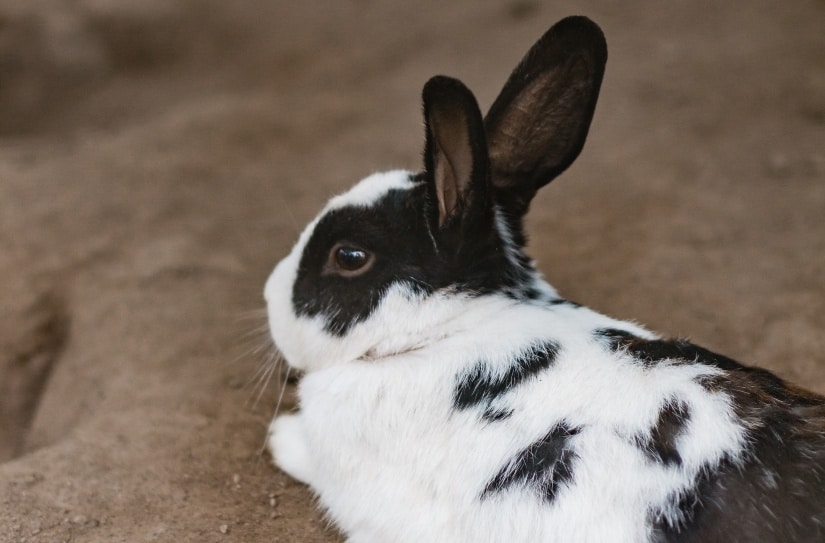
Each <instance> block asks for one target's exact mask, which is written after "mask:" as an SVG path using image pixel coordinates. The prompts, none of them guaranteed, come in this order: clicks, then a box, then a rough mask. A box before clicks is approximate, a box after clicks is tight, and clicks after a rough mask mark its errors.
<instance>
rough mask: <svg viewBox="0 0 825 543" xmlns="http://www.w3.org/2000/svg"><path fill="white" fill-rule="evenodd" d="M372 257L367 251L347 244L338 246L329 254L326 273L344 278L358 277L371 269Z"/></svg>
mask: <svg viewBox="0 0 825 543" xmlns="http://www.w3.org/2000/svg"><path fill="white" fill-rule="evenodd" d="M372 262H373V255H372V253H370V252H369V251H366V250H364V249H361V248H360V247H355V246H353V245H348V244H338V245H336V246H335V247H333V248H332V251H331V253H330V266H329V268H328V271H330V272H332V273H337V274H340V275H344V276H353V275H359V274H361V273H364V272H366V271H367V270H369V269H370V267H372Z"/></svg>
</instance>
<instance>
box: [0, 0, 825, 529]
mask: <svg viewBox="0 0 825 543" xmlns="http://www.w3.org/2000/svg"><path fill="white" fill-rule="evenodd" d="M574 13H580V14H586V15H589V16H590V17H591V18H593V19H594V20H596V21H597V22H598V23H599V24H600V25H602V27H603V29H604V31H605V33H606V35H607V39H608V44H609V48H610V58H609V61H608V68H607V74H606V77H605V81H604V85H603V90H602V99H601V102H600V104H599V106H598V108H597V110H596V116H595V120H594V122H593V126H592V128H591V136H590V140H589V142H588V144H587V146H586V147H585V150H584V152H583V154H582V156H581V157H580V159H579V160H578V162H577V163H576V164H575V165H574V167H573V168H571V169H570V170H569V171H568V172H567V174H565V175H564V176H563V177H562V178H560V179H559V180H557V181H556V182H554V183H553V184H552V185H551V186H550V187H548V188H547V189H545V190H544V191H543V193H542V194H541V196H540V198H539V199H538V200H537V201H536V202H535V204H534V208H533V214H532V218H531V222H530V231H531V234H532V240H533V242H532V246H533V249H532V251H533V254H534V255H535V256H536V257H537V259H538V261H539V263H540V265H541V268H542V269H543V270H544V271H545V273H546V275H547V276H548V278H549V279H550V281H551V282H552V283H553V284H554V285H556V286H557V287H558V288H559V289H560V290H561V292H562V293H563V294H565V295H566V296H567V297H569V298H571V299H574V300H577V301H579V302H583V303H586V304H587V305H590V306H593V307H595V308H597V309H599V310H602V311H604V312H607V313H609V314H613V315H615V316H619V317H623V318H632V319H635V320H638V321H640V322H643V323H646V324H647V325H649V326H650V327H652V328H653V329H656V330H658V331H660V332H663V333H665V334H671V335H681V336H688V337H690V338H692V339H693V340H695V341H696V342H698V343H700V344H703V345H705V346H707V347H710V348H713V349H716V350H719V351H721V352H723V353H725V354H728V355H730V356H733V357H736V358H738V359H741V360H743V361H747V362H750V363H756V364H760V365H763V366H766V367H769V368H772V369H774V370H775V371H777V372H778V373H779V374H780V375H782V376H783V377H786V378H788V379H791V380H793V381H796V382H798V383H801V384H803V385H805V386H807V387H809V388H811V389H814V390H817V391H819V392H825V334H824V333H823V330H824V329H825V32H823V31H822V29H823V28H825V2H823V1H822V0H789V1H787V2H774V1H767V0H749V1H747V2H745V1H738V2H734V1H730V2H715V1H710V0H706V1H703V0H698V1H691V2H688V1H674V2H668V3H662V2H654V1H644V0H633V1H627V2H618V1H604V2H595V1H581V2H575V3H574V2H567V1H559V2H553V3H549V2H548V3H541V2H537V1H534V0H513V1H510V2H493V1H488V0H482V1H469V0H462V1H458V2H449V3H445V2H440V1H439V2H435V1H426V2H417V3H411V2H401V1H386V2H377V1H368V0H361V1H350V2H338V3H331V2H330V3H325V4H323V5H321V4H320V3H313V2H304V3H300V2H267V1H265V0H239V1H236V2H220V1H218V0H203V1H196V0H167V1H161V0H152V1H147V0H121V1H114V0H29V1H26V0H19V1H16V2H15V1H10V0H0V285H2V288H0V316H1V317H2V325H0V541H2V542H7V541H8V542H12V541H14V542H22V541H28V542H40V541H43V542H53V541H54V542H59V541H74V542H76V541H84V542H118V541H125V542H141V541H174V542H186V541H193V542H194V541H196V542H213V541H214V542H231V541H237V542H252V543H255V542H264V541H266V542H272V541H281V542H290V541H295V542H317V541H337V540H338V536H337V535H336V534H335V532H334V530H332V529H330V528H329V527H327V526H326V525H325V522H324V521H323V519H322V518H321V516H320V515H319V514H318V513H317V512H316V511H315V509H314V507H313V501H312V498H311V496H310V494H309V492H308V491H307V490H306V489H305V488H304V487H302V486H301V485H298V484H296V483H294V482H292V481H290V480H289V479H288V478H287V477H286V476H285V475H284V474H282V473H280V472H278V471H277V470H276V469H275V468H273V467H271V465H270V461H269V458H268V456H267V455H266V454H265V453H263V452H262V445H263V441H264V434H265V428H266V425H267V423H268V420H269V419H270V417H271V415H272V413H273V410H274V408H275V404H276V401H277V397H278V393H279V390H280V386H279V384H278V382H277V377H274V378H273V379H272V380H270V381H269V383H268V384H266V386H264V385H265V383H264V381H265V380H259V379H258V377H257V376H258V375H260V374H259V373H256V372H258V371H259V370H261V369H262V368H265V367H266V361H267V352H268V351H267V342H266V336H265V333H263V332H262V330H261V326H262V325H263V324H264V319H263V313H262V312H261V309H262V307H263V306H262V300H261V290H262V286H263V282H264V280H265V278H266V276H267V273H268V271H269V270H270V268H271V267H272V265H273V264H274V263H275V262H276V261H277V260H278V258H280V257H281V256H282V255H284V253H285V251H286V250H287V249H288V247H289V246H290V245H291V243H292V241H293V240H294V239H295V236H296V234H297V232H298V230H299V229H300V228H301V227H302V226H303V225H304V224H305V223H306V221H307V220H308V219H309V218H310V217H311V216H312V215H313V214H314V213H315V211H316V210H317V209H319V207H320V206H321V205H322V203H323V202H324V201H325V200H326V199H327V197H328V196H330V195H331V194H333V193H335V192H337V191H340V190H342V189H343V188H345V187H346V186H347V185H349V184H350V183H352V182H353V181H355V180H357V179H358V178H360V177H362V176H364V175H366V174H367V173H369V172H371V171H373V170H375V169H382V168H384V169H386V168H391V167H407V168H411V169H417V168H419V160H420V152H421V149H420V148H421V141H422V123H421V119H420V105H419V96H420V90H421V87H422V85H423V83H424V81H426V79H427V78H428V77H430V76H431V75H434V74H436V73H445V74H449V75H453V76H458V77H460V78H461V79H463V80H464V81H465V82H466V83H467V84H468V85H469V86H470V87H471V88H473V89H474V90H475V91H476V93H477V95H478V97H479V101H480V102H481V104H482V107H483V108H486V106H487V105H489V104H490V102H491V101H492V99H493V98H494V96H495V95H496V93H497V92H498V90H499V88H500V86H501V84H502V83H503V81H504V79H505V78H506V76H507V74H508V73H509V71H510V70H511V69H512V68H513V66H514V65H515V63H516V61H517V60H518V59H519V58H520V57H521V55H522V54H523V52H524V51H525V50H526V49H527V47H528V46H529V45H530V44H531V43H532V42H533V41H534V40H535V39H536V38H537V37H538V36H539V35H541V33H542V32H543V31H544V30H545V29H546V28H548V27H549V26H550V25H551V24H552V23H553V22H555V21H556V20H558V19H559V18H561V17H563V16H565V15H569V14H574ZM293 405H294V402H293V400H292V398H291V396H290V391H289V390H288V391H287V396H286V399H285V402H284V407H283V408H284V409H289V408H291V407H292V406H293Z"/></svg>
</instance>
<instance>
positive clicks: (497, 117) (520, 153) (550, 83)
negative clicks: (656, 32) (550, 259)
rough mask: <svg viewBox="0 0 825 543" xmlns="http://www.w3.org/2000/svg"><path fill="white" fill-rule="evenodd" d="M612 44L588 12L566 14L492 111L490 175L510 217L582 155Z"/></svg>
mask: <svg viewBox="0 0 825 543" xmlns="http://www.w3.org/2000/svg"><path fill="white" fill-rule="evenodd" d="M606 62H607V44H606V43H605V39H604V34H602V31H601V29H600V28H599V27H598V25H596V23H594V22H593V21H591V20H590V19H588V18H586V17H581V16H575V17H568V18H566V19H562V20H561V21H559V22H558V23H556V24H555V25H553V26H552V28H550V30H548V31H547V32H546V33H545V34H544V36H542V37H541V39H539V41H537V42H536V44H535V45H533V47H532V48H531V49H530V50H529V51H528V52H527V54H526V55H525V56H524V58H523V59H522V61H521V63H520V64H519V65H518V66H517V67H516V69H515V70H514V71H513V73H512V74H511V75H510V78H509V79H508V80H507V83H506V84H505V85H504V88H503V89H502V90H501V93H500V94H499V96H498V98H496V100H495V102H493V105H492V106H491V107H490V111H489V112H488V113H487V117H486V119H485V124H486V127H487V141H488V142H489V146H490V148H489V156H490V162H491V177H492V183H493V186H495V188H496V191H497V196H498V198H499V199H500V202H501V203H502V204H504V206H505V208H506V209H507V211H508V212H509V214H511V215H514V216H518V217H520V216H522V215H523V214H524V213H525V212H526V211H527V208H528V207H529V205H530V200H532V198H533V196H535V194H536V191H537V190H538V189H539V188H541V187H542V186H544V185H546V184H547V183H549V182H550V181H552V180H553V179H554V178H555V177H556V176H557V175H559V174H560V173H561V172H563V171H564V170H565V169H566V168H567V167H568V166H569V165H570V164H571V163H572V162H573V161H574V160H575V159H576V157H577V156H578V155H579V152H580V151H581V149H582V146H584V140H585V139H586V138H587V131H588V128H589V127H590V121H591V120H592V119H593V112H594V110H595V109H596V100H597V99H598V97H599V89H600V88H601V83H602V77H603V75H604V67H605V63H606Z"/></svg>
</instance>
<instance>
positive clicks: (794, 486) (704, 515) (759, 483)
mask: <svg viewBox="0 0 825 543" xmlns="http://www.w3.org/2000/svg"><path fill="white" fill-rule="evenodd" d="M752 407H753V408H754V409H755V410H754V411H753V412H752V413H751V416H752V417H755V419H752V420H750V421H748V422H749V423H755V420H756V419H758V420H760V421H761V422H760V423H759V424H760V425H759V426H758V427H755V428H752V429H751V430H750V431H749V435H748V447H747V451H746V455H745V458H744V459H743V460H741V461H737V462H733V461H730V460H725V461H723V462H722V463H721V465H719V466H716V467H714V468H713V469H706V470H704V471H703V473H702V474H701V475H700V477H699V479H698V480H697V481H696V484H695V486H694V488H693V489H692V490H691V491H690V492H688V493H686V494H684V495H682V496H681V497H680V499H679V501H678V505H679V510H680V516H681V522H677V523H675V524H671V523H668V522H666V521H665V519H661V518H658V519H654V523H653V528H654V530H653V531H654V534H655V537H654V541H656V542H661V543H688V542H689V543H704V542H707V541H712V542H715V541H719V542H722V541H730V540H731V539H730V537H731V528H732V526H733V525H735V532H736V537H735V540H736V541H737V542H743V543H784V542H788V541H793V542H810V543H814V542H820V541H825V409H823V408H821V407H819V408H793V409H785V408H779V407H775V406H761V407H757V406H752ZM732 523H733V524H732Z"/></svg>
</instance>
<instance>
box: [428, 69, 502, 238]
mask: <svg viewBox="0 0 825 543" xmlns="http://www.w3.org/2000/svg"><path fill="white" fill-rule="evenodd" d="M423 101H424V121H425V124H426V145H425V149H424V167H425V175H426V177H427V182H428V183H429V184H430V195H431V197H432V200H434V202H432V204H436V205H431V206H430V210H429V213H430V217H429V219H430V224H431V225H432V226H433V227H434V228H433V231H435V232H441V233H446V232H447V231H455V230H466V228H468V227H471V226H473V225H475V226H479V225H478V224H477V219H478V218H480V217H481V216H486V215H488V214H489V213H487V211H490V210H491V209H492V206H491V204H490V203H489V198H490V196H489V193H490V187H489V183H490V173H489V170H490V166H489V159H488V156H487V143H486V138H485V135H484V121H483V120H482V117H481V111H480V110H479V108H478V103H477V102H476V99H475V97H474V96H473V94H472V92H470V90H469V89H468V88H467V87H465V86H464V84H463V83H461V81H458V80H457V79H453V78H450V77H445V76H436V77H433V78H432V79H430V80H429V81H428V82H427V84H426V85H424V91H423ZM455 233H456V234H460V232H455Z"/></svg>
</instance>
